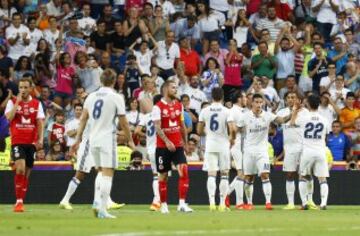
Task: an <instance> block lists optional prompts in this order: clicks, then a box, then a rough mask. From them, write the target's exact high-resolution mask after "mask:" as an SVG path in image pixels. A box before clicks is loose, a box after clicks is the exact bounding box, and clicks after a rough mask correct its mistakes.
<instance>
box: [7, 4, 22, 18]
mask: <svg viewBox="0 0 360 236" xmlns="http://www.w3.org/2000/svg"><path fill="white" fill-rule="evenodd" d="M9 7H10V8H11V6H9ZM15 16H20V19H22V16H21V14H20V13H19V12H15V13H14V14H13V15H12V18H11V19H14V17H15Z"/></svg>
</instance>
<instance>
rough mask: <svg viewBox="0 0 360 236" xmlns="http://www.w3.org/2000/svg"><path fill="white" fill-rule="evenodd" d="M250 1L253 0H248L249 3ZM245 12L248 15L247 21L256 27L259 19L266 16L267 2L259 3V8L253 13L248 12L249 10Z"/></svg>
mask: <svg viewBox="0 0 360 236" xmlns="http://www.w3.org/2000/svg"><path fill="white" fill-rule="evenodd" d="M251 2H253V1H250V2H249V4H251ZM248 6H249V5H248ZM248 9H249V8H248ZM247 13H248V15H250V18H249V22H250V23H251V25H252V26H253V27H255V28H256V26H257V25H258V24H259V22H260V21H261V20H264V19H266V18H267V4H266V3H265V2H264V3H261V5H260V6H259V10H258V11H257V12H254V13H253V14H249V12H247Z"/></svg>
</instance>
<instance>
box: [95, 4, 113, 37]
mask: <svg viewBox="0 0 360 236" xmlns="http://www.w3.org/2000/svg"><path fill="white" fill-rule="evenodd" d="M112 11H113V9H112V6H111V5H110V4H107V5H105V6H104V8H103V10H102V13H103V14H102V16H101V17H100V19H99V20H100V21H103V22H105V33H106V34H107V35H110V34H112V33H113V32H114V23H115V18H114V17H113V16H112Z"/></svg>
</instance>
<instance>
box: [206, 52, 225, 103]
mask: <svg viewBox="0 0 360 236" xmlns="http://www.w3.org/2000/svg"><path fill="white" fill-rule="evenodd" d="M201 84H202V87H203V89H202V91H203V92H204V93H205V95H206V97H207V99H208V100H211V99H212V96H211V91H212V90H213V88H217V87H222V86H223V84H224V76H223V74H222V73H221V71H220V65H219V63H218V62H217V61H216V60H215V59H214V58H212V57H210V58H209V59H208V60H207V61H206V63H205V68H204V71H203V73H202V78H201Z"/></svg>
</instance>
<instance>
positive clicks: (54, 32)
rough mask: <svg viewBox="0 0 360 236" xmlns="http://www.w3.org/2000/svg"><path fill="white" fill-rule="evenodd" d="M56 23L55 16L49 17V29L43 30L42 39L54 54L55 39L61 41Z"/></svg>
mask: <svg viewBox="0 0 360 236" xmlns="http://www.w3.org/2000/svg"><path fill="white" fill-rule="evenodd" d="M57 27H58V25H57V22H56V17H55V16H50V17H49V28H48V29H46V30H44V39H45V40H46V41H47V42H48V43H49V44H50V49H51V52H53V53H54V52H56V45H55V41H56V40H57V39H60V40H62V34H60V30H59V29H58V28H57Z"/></svg>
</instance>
